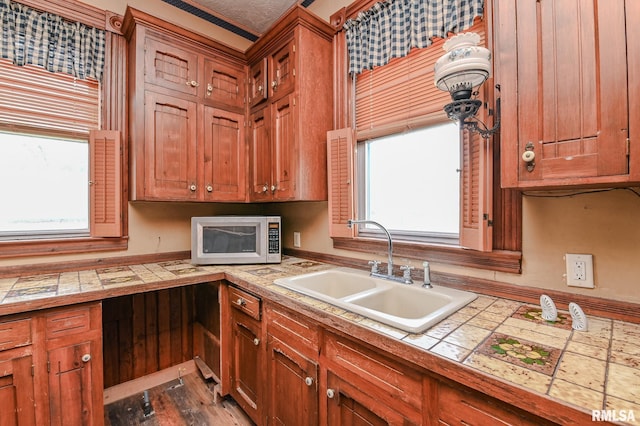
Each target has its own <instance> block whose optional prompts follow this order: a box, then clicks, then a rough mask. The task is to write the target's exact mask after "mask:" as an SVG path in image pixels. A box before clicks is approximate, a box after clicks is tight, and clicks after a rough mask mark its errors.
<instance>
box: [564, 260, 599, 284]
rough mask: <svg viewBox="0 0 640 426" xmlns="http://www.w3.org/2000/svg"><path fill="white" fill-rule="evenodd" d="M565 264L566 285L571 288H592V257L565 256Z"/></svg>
mask: <svg viewBox="0 0 640 426" xmlns="http://www.w3.org/2000/svg"><path fill="white" fill-rule="evenodd" d="M565 260H566V263H567V275H566V276H567V285H568V286H571V287H583V288H594V287H595V282H594V279H593V255H591V254H571V253H567V254H565Z"/></svg>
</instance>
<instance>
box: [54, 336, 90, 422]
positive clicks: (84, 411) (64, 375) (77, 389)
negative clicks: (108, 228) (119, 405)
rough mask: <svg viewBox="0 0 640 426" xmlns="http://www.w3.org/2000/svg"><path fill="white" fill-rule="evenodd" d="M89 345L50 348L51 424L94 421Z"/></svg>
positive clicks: (88, 343) (87, 343) (85, 343)
mask: <svg viewBox="0 0 640 426" xmlns="http://www.w3.org/2000/svg"><path fill="white" fill-rule="evenodd" d="M91 346H92V345H91V342H84V343H79V344H77V345H71V346H66V347H61V348H57V349H52V350H50V351H49V352H48V357H49V403H50V413H51V424H52V425H60V426H69V425H83V424H91V423H92V421H93V420H94V419H95V416H94V410H95V409H96V408H97V407H94V405H93V398H92V395H93V392H94V389H93V388H92V371H91V370H92V362H91V356H92V352H93V351H92V347H91Z"/></svg>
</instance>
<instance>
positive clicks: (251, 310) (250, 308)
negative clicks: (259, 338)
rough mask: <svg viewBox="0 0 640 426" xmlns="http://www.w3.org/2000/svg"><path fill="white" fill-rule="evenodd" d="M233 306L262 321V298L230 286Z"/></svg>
mask: <svg viewBox="0 0 640 426" xmlns="http://www.w3.org/2000/svg"><path fill="white" fill-rule="evenodd" d="M229 302H230V303H231V306H233V307H234V308H235V309H238V310H240V311H242V312H244V313H245V314H247V315H249V316H250V317H251V318H254V319H256V320H258V321H260V298H258V297H256V296H254V295H253V294H251V293H247V292H246V291H243V290H240V289H239V288H236V287H229Z"/></svg>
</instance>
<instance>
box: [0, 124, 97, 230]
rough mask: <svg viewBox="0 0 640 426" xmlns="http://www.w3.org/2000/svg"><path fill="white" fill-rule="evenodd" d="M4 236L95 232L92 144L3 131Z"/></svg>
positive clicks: (0, 224)
mask: <svg viewBox="0 0 640 426" xmlns="http://www.w3.org/2000/svg"><path fill="white" fill-rule="evenodd" d="M0 140H2V143H1V144H0V194H2V203H3V205H4V208H3V209H2V210H0V238H2V239H23V238H25V239H28V238H42V237H48V238H51V237H52V236H79V235H84V236H88V235H89V186H88V185H87V182H89V144H88V141H87V140H70V139H57V138H51V137H43V136H34V135H28V134H19V133H5V132H0Z"/></svg>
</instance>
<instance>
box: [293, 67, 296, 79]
mask: <svg viewBox="0 0 640 426" xmlns="http://www.w3.org/2000/svg"><path fill="white" fill-rule="evenodd" d="M293 76H294V77H295V76H296V69H295V68H294V69H293Z"/></svg>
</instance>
